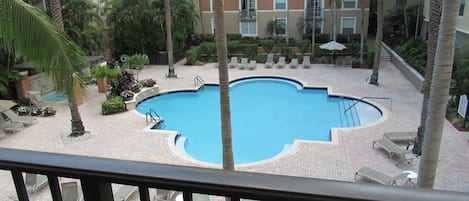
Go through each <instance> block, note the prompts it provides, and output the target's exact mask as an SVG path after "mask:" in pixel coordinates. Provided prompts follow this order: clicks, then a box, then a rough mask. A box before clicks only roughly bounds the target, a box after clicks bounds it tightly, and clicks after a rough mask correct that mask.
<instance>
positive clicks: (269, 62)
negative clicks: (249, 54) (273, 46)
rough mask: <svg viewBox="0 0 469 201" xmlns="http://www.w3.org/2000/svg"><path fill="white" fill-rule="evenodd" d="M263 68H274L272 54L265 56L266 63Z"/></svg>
mask: <svg viewBox="0 0 469 201" xmlns="http://www.w3.org/2000/svg"><path fill="white" fill-rule="evenodd" d="M264 66H265V67H266V68H272V66H274V55H273V54H268V55H267V61H266V62H265V64H264Z"/></svg>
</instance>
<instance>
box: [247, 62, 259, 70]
mask: <svg viewBox="0 0 469 201" xmlns="http://www.w3.org/2000/svg"><path fill="white" fill-rule="evenodd" d="M256 67H257V61H256V60H251V61H250V62H249V65H248V69H249V70H254V69H256Z"/></svg>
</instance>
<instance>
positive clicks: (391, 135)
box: [383, 132, 417, 142]
mask: <svg viewBox="0 0 469 201" xmlns="http://www.w3.org/2000/svg"><path fill="white" fill-rule="evenodd" d="M383 138H388V139H389V140H391V141H406V142H410V141H415V138H417V132H386V133H384V134H383Z"/></svg>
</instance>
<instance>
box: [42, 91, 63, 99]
mask: <svg viewBox="0 0 469 201" xmlns="http://www.w3.org/2000/svg"><path fill="white" fill-rule="evenodd" d="M41 98H42V100H43V101H44V102H63V101H65V100H67V97H66V96H65V94H63V93H60V92H57V91H55V92H52V93H49V94H46V95H44V96H42V97H41Z"/></svg>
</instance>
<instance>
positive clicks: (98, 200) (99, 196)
mask: <svg viewBox="0 0 469 201" xmlns="http://www.w3.org/2000/svg"><path fill="white" fill-rule="evenodd" d="M80 181H81V188H82V190H83V197H84V198H85V199H84V200H86V201H113V200H114V197H113V195H112V187H111V183H109V182H104V181H100V180H98V179H97V178H91V177H87V178H82V179H81V180H80Z"/></svg>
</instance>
